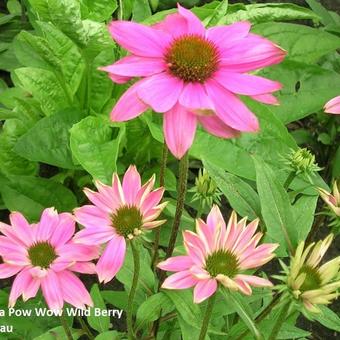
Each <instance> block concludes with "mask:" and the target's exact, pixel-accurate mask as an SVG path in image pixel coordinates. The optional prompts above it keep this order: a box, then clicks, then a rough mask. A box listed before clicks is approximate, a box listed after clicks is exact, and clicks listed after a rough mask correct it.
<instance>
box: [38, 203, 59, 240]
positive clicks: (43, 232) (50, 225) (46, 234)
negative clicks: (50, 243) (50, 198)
mask: <svg viewBox="0 0 340 340" xmlns="http://www.w3.org/2000/svg"><path fill="white" fill-rule="evenodd" d="M58 223H59V216H58V213H57V211H56V210H55V209H54V208H47V209H45V210H44V211H43V212H42V214H41V218H40V221H39V223H38V224H37V227H36V229H35V241H36V242H39V241H47V240H50V238H51V236H52V234H53V232H54V231H55V230H56V228H57V225H58Z"/></svg>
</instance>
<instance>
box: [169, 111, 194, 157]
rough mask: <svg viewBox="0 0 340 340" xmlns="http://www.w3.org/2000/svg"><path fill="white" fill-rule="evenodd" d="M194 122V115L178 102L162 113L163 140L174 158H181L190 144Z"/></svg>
mask: <svg viewBox="0 0 340 340" xmlns="http://www.w3.org/2000/svg"><path fill="white" fill-rule="evenodd" d="M196 124H197V119H196V116H195V115H194V114H192V113H190V112H188V111H187V110H186V109H185V108H184V107H183V106H181V105H179V104H177V105H176V106H175V107H174V108H173V109H172V110H170V111H168V112H166V113H165V114H164V121H163V130H164V136H165V141H166V144H167V146H168V148H169V149H170V151H171V153H172V154H173V155H174V156H175V157H176V158H178V159H180V158H182V157H183V156H184V154H185V153H186V152H187V151H188V149H189V148H190V146H191V145H192V142H193V140H194V137H195V132H196Z"/></svg>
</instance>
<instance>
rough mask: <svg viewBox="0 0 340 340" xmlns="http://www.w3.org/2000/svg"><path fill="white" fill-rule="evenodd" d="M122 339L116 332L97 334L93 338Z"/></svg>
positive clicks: (99, 339)
mask: <svg viewBox="0 0 340 340" xmlns="http://www.w3.org/2000/svg"><path fill="white" fill-rule="evenodd" d="M120 339H122V335H121V334H119V333H118V332H117V331H107V332H104V333H101V334H98V335H97V336H96V337H95V340H120Z"/></svg>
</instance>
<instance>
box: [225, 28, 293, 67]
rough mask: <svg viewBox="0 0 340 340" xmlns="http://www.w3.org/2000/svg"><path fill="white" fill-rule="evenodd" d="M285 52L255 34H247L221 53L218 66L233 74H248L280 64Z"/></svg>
mask: <svg viewBox="0 0 340 340" xmlns="http://www.w3.org/2000/svg"><path fill="white" fill-rule="evenodd" d="M285 55H286V52H285V51H284V50H283V49H281V48H280V47H279V46H277V45H275V44H274V43H272V42H271V41H270V40H267V39H265V38H263V37H261V36H258V35H256V34H252V33H250V34H248V36H247V37H245V38H244V39H241V40H239V41H238V42H237V43H236V44H234V45H233V46H232V47H231V48H228V49H225V50H223V51H222V52H221V59H220V65H221V66H225V67H227V68H228V69H230V70H231V71H233V72H248V71H253V70H256V69H260V68H263V67H266V66H270V65H274V64H278V63H280V62H281V61H282V60H283V59H284V57H285Z"/></svg>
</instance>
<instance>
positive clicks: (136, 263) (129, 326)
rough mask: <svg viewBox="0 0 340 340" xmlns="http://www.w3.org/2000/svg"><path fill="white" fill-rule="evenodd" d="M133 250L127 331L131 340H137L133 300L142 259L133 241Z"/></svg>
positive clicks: (131, 243)
mask: <svg viewBox="0 0 340 340" xmlns="http://www.w3.org/2000/svg"><path fill="white" fill-rule="evenodd" d="M130 245H131V250H132V254H133V278H132V285H131V290H130V293H129V298H128V305H127V329H128V338H129V340H134V339H136V337H135V333H134V330H133V325H132V315H133V300H134V298H135V294H136V289H137V284H138V277H139V270H140V258H139V251H138V249H137V248H136V247H135V244H134V243H133V241H131V242H130Z"/></svg>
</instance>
